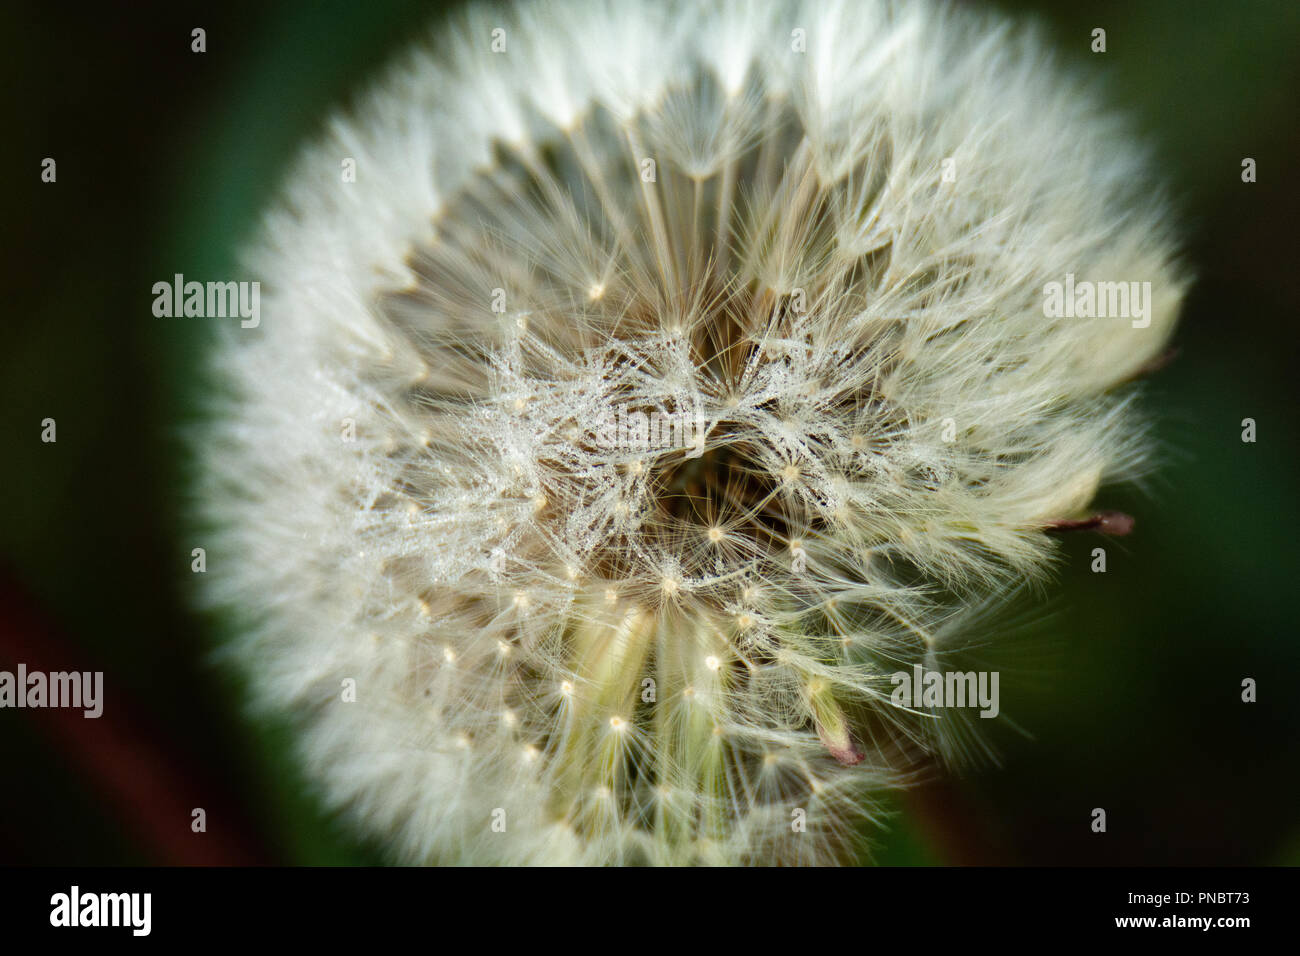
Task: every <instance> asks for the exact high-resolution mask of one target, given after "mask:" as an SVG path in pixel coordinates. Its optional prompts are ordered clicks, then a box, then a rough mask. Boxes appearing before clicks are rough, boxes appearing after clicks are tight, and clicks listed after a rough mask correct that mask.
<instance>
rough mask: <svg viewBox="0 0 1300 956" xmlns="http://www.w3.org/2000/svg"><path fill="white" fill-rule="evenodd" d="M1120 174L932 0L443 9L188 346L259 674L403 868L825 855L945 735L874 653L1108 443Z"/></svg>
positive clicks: (1111, 136)
mask: <svg viewBox="0 0 1300 956" xmlns="http://www.w3.org/2000/svg"><path fill="white" fill-rule="evenodd" d="M345 160H352V161H354V163H355V181H346V180H348V179H349V178H350V177H346V176H344V175H341V170H342V169H343V168H344V165H345V164H344V161H345ZM1143 162H1144V161H1143V159H1142V155H1141V153H1140V152H1139V151H1138V150H1137V149H1136V147H1135V146H1134V145H1133V144H1132V141H1131V137H1129V136H1128V135H1127V134H1126V132H1125V129H1124V127H1123V126H1122V125H1120V124H1116V123H1115V122H1114V121H1112V120H1110V119H1107V118H1106V117H1105V115H1104V114H1103V113H1102V111H1100V110H1099V109H1098V106H1097V104H1096V102H1095V100H1094V98H1093V97H1092V96H1091V95H1090V94H1089V93H1088V92H1087V91H1085V90H1084V89H1082V88H1081V87H1080V85H1079V84H1078V83H1077V82H1075V81H1073V80H1071V79H1070V78H1069V77H1068V76H1066V75H1064V74H1063V73H1062V72H1061V71H1059V70H1058V69H1056V68H1055V67H1053V66H1052V64H1051V63H1050V61H1049V59H1048V58H1047V57H1046V56H1045V54H1044V52H1043V49H1042V47H1041V44H1040V42H1039V41H1038V40H1037V39H1036V37H1035V36H1034V35H1033V34H1032V33H1026V32H1024V31H1021V30H1017V29H1012V28H1008V27H1007V26H1006V25H1005V24H1003V23H1002V22H1001V21H998V20H992V19H983V18H980V17H976V16H974V15H972V14H968V13H962V12H955V11H944V10H942V9H937V8H934V7H931V6H928V5H926V4H922V3H908V4H906V5H901V4H900V5H894V4H890V3H883V2H863V0H855V2H852V3H843V4H841V3H836V2H823V0H817V2H808V3H806V4H805V3H796V2H776V3H773V2H755V3H745V2H724V3H712V4H708V5H705V4H689V5H688V4H685V3H659V2H650V0H645V2H630V3H615V2H608V3H606V2H598V0H556V2H548V3H535V4H529V5H521V6H520V7H519V8H518V9H515V10H509V11H507V10H503V9H496V8H485V7H474V8H471V9H469V10H468V11H467V12H465V13H464V14H462V16H461V19H460V21H458V22H457V23H456V24H454V25H453V26H452V27H450V28H443V29H439V30H438V31H437V32H436V33H434V34H432V36H431V39H430V40H429V41H428V42H427V44H426V45H425V46H424V47H423V48H421V49H420V50H419V51H418V52H415V53H414V54H412V55H409V56H407V57H406V58H405V59H404V60H403V61H402V62H400V63H399V64H398V65H397V66H396V67H395V68H394V69H392V70H391V71H390V72H389V73H388V74H387V75H386V77H385V78H383V79H382V81H381V82H379V83H378V84H377V85H376V86H375V87H374V88H373V90H372V91H371V92H369V94H368V95H365V96H363V97H361V98H359V99H358V100H357V101H356V103H355V104H354V108H353V110H352V111H351V112H350V113H349V114H348V115H347V116H346V117H340V118H338V119H337V120H335V121H334V122H333V123H332V125H331V126H330V127H329V130H328V133H327V134H326V135H324V136H323V137H322V138H321V140H320V141H319V142H318V143H317V144H315V145H314V146H312V147H311V148H310V149H309V150H308V151H307V152H306V153H305V154H304V155H303V157H302V158H301V161H300V162H299V163H298V164H297V165H296V167H295V168H294V170H293V171H292V174H291V175H290V177H289V178H288V182H287V185H286V187H285V190H284V195H283V199H282V201H281V202H279V204H278V205H277V206H276V207H275V208H274V210H273V211H271V212H270V213H269V215H268V216H267V217H266V220H265V226H264V230H263V233H262V235H261V238H260V239H259V241H258V243H257V245H256V246H255V248H253V249H252V250H251V251H250V252H249V254H248V256H247V257H246V263H247V266H248V269H249V270H251V272H252V275H251V276H250V278H256V279H258V280H260V282H261V283H262V322H261V325H260V327H258V328H255V329H243V328H239V327H238V324H237V323H236V324H235V327H234V328H231V329H228V330H226V331H227V333H228V334H224V335H223V337H222V339H221V342H220V344H219V347H218V348H217V351H216V353H215V356H214V361H213V367H214V370H215V375H216V377H217V379H218V380H219V381H220V383H221V386H222V387H221V390H220V391H221V396H222V397H221V398H220V399H218V400H216V401H214V406H215V407H214V415H213V423H212V425H211V426H210V427H209V428H208V430H207V431H206V432H205V433H204V436H203V442H202V455H203V461H204V469H205V481H204V483H203V485H202V488H201V492H202V498H203V508H204V513H205V516H206V518H207V519H208V520H209V521H210V522H211V524H212V525H213V526H214V528H215V530H214V532H213V534H214V538H213V539H212V540H211V542H210V548H209V553H210V555H215V557H210V574H209V575H208V576H207V577H208V578H209V579H210V580H209V582H208V584H209V587H210V590H209V597H210V599H211V600H212V602H213V603H214V604H215V605H217V606H220V607H226V608H232V609H236V610H237V611H238V612H239V620H240V622H241V625H240V626H241V634H242V637H240V638H239V639H238V641H237V642H236V643H235V645H234V647H233V653H234V654H235V656H237V658H238V659H239V660H240V661H241V662H242V663H243V664H244V665H245V666H246V667H247V669H248V673H249V674H250V675H251V682H252V687H253V690H254V691H255V694H256V697H257V700H258V701H259V702H260V703H261V704H262V705H265V706H267V707H268V708H270V709H271V710H273V711H279V712H290V713H292V715H293V717H294V719H295V720H297V721H298V722H299V723H300V725H301V736H300V739H301V747H302V751H303V754H304V759H305V760H306V762H307V764H308V766H309V767H310V770H311V771H312V773H313V775H314V777H315V778H316V779H317V780H318V781H319V782H320V784H321V785H322V790H323V792H324V795H325V797H326V798H327V800H328V801H329V802H330V803H331V804H333V805H336V806H340V807H346V808H347V810H348V811H349V813H350V814H351V815H352V816H353V817H354V818H355V819H356V820H357V821H358V822H360V823H361V824H362V825H363V826H364V827H365V828H366V829H368V830H369V831H370V832H372V833H376V834H378V835H380V836H382V838H383V839H385V840H386V841H387V842H388V844H389V845H390V846H391V849H392V852H393V856H394V858H395V859H399V860H403V861H419V862H503V863H565V862H572V863H699V862H703V863H765V862H780V863H801V862H832V861H841V860H845V859H848V858H849V857H850V856H851V854H852V852H853V844H854V838H853V836H854V832H855V828H857V827H859V826H860V822H861V817H862V815H863V814H864V813H865V812H867V811H868V809H869V807H870V802H869V801H870V797H871V795H872V793H873V791H877V790H878V788H879V787H881V786H883V785H887V784H890V783H891V782H895V781H897V779H898V777H899V773H900V771H901V770H902V769H904V768H905V767H906V766H907V763H906V761H907V760H908V759H910V757H911V755H913V754H915V753H916V752H917V748H920V749H921V750H925V749H927V748H928V749H931V750H934V749H938V750H940V751H942V750H943V749H944V746H945V745H944V743H943V739H944V738H943V736H942V735H941V734H938V733H936V731H935V730H934V727H935V726H936V725H938V726H942V724H943V721H944V720H945V719H949V718H942V719H937V718H939V712H937V711H927V710H926V709H925V708H922V707H920V706H917V707H914V708H910V709H903V708H899V707H896V706H894V705H893V704H892V703H891V700H890V694H891V691H892V688H893V685H892V683H891V681H890V679H889V675H890V674H891V673H893V672H896V671H898V670H902V669H907V668H910V667H911V665H912V664H913V663H922V664H924V665H926V666H937V662H938V661H939V660H940V659H941V657H940V656H941V655H942V654H943V653H944V651H945V648H946V647H947V646H948V644H949V642H952V641H960V640H961V639H962V637H963V635H966V634H969V633H970V629H971V628H973V627H975V626H976V624H975V620H974V617H973V613H974V611H973V609H977V608H978V607H979V606H980V605H981V603H982V602H984V601H986V600H987V599H988V597H989V595H991V594H997V593H1000V592H1005V590H1006V589H1007V588H1009V587H1012V586H1014V585H1015V584H1016V582H1018V581H1023V580H1026V579H1032V578H1034V577H1035V576H1036V575H1038V574H1039V573H1041V572H1042V571H1043V570H1044V569H1045V568H1046V566H1047V565H1048V562H1049V560H1050V557H1051V554H1052V545H1051V538H1050V536H1049V535H1048V534H1047V533H1046V531H1045V529H1046V528H1048V527H1050V526H1051V525H1052V524H1053V523H1054V522H1057V521H1061V520H1066V519H1071V518H1078V517H1079V516H1080V515H1081V514H1082V513H1083V509H1085V508H1086V507H1087V506H1088V505H1089V503H1090V501H1091V500H1092V498H1093V496H1094V493H1095V491H1096V490H1097V488H1098V486H1099V484H1100V483H1102V482H1105V481H1110V480H1115V479H1124V478H1131V477H1133V476H1134V475H1135V474H1136V473H1137V472H1138V471H1139V470H1140V469H1141V468H1142V466H1143V464H1144V461H1145V459H1146V457H1147V454H1146V448H1147V446H1148V445H1149V440H1144V438H1143V430H1142V423H1141V421H1140V420H1136V419H1135V418H1134V414H1133V409H1132V408H1131V404H1132V403H1131V400H1130V399H1131V396H1126V393H1125V391H1124V390H1123V389H1121V388H1120V386H1122V385H1124V384H1125V383H1126V382H1128V381H1129V380H1131V379H1132V378H1133V377H1135V376H1136V375H1138V374H1139V373H1140V372H1141V371H1142V370H1143V368H1144V366H1146V365H1148V364H1149V363H1150V362H1152V360H1153V359H1154V358H1155V357H1156V356H1158V355H1159V354H1160V353H1161V352H1162V351H1163V350H1164V348H1165V345H1166V340H1167V338H1168V335H1169V333H1170V330H1171V327H1172V324H1173V322H1174V319H1175V314H1176V311H1177V306H1178V303H1179V300H1180V297H1181V295H1182V290H1183V287H1184V284H1185V283H1184V281H1183V279H1182V277H1181V276H1180V274H1179V273H1178V271H1177V269H1176V267H1175V266H1174V265H1173V264H1172V262H1173V258H1172V245H1171V241H1170V238H1169V236H1168V230H1167V229H1166V227H1165V226H1164V222H1165V212H1164V210H1163V207H1162V206H1161V204H1160V203H1159V201H1158V200H1157V199H1156V198H1154V197H1155V196H1156V193H1154V192H1153V191H1152V189H1151V186H1150V184H1149V182H1147V181H1146V180H1145V178H1144V177H1143V175H1142V170H1143ZM1067 274H1068V275H1072V276H1073V277H1074V281H1075V282H1078V283H1083V282H1088V281H1097V282H1102V281H1105V282H1150V283H1151V286H1150V288H1151V299H1152V301H1151V303H1150V310H1149V316H1148V318H1149V324H1148V325H1146V327H1135V326H1136V325H1140V324H1141V323H1134V322H1130V321H1128V320H1127V319H1124V318H1079V317H1051V316H1049V315H1046V314H1045V309H1044V292H1043V290H1044V287H1045V286H1046V284H1048V283H1051V282H1063V281H1064V280H1065V277H1066V276H1067ZM647 423H648V427H647Z"/></svg>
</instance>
